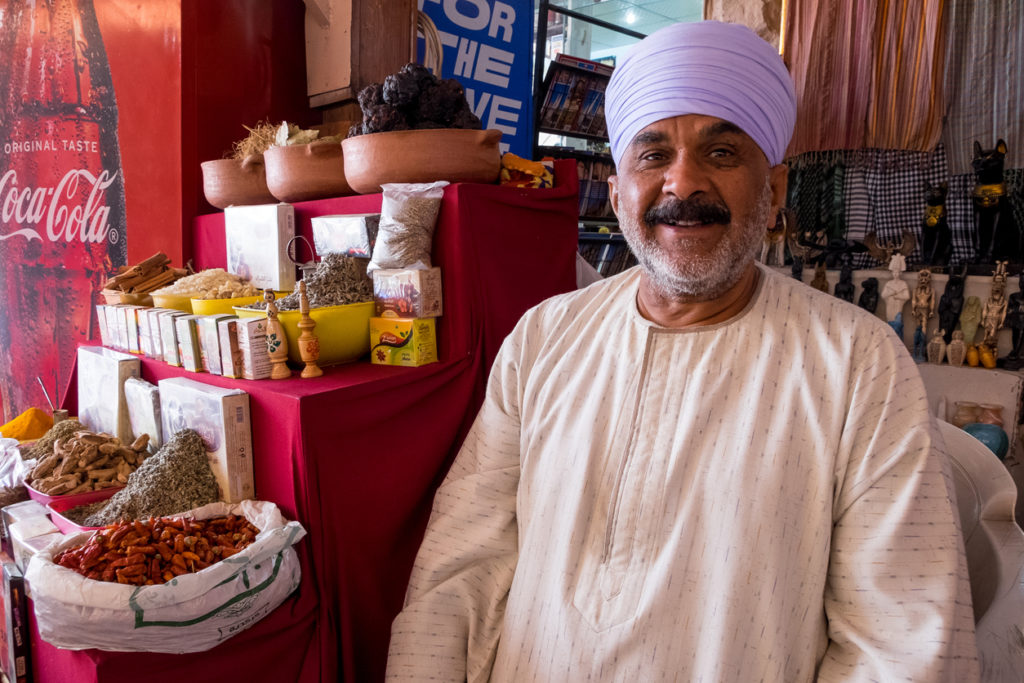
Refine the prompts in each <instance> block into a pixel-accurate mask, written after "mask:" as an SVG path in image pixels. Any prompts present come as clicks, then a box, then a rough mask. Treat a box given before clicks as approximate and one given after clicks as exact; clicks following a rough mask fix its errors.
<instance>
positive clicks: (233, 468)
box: [157, 377, 255, 503]
mask: <svg viewBox="0 0 1024 683" xmlns="http://www.w3.org/2000/svg"><path fill="white" fill-rule="evenodd" d="M157 386H158V387H159V389H160V419H161V420H162V422H163V436H164V439H165V440H170V439H171V438H172V437H173V436H174V435H175V434H177V433H178V432H179V431H181V430H182V429H193V430H195V431H196V432H198V433H199V435H200V436H202V437H203V443H204V444H205V445H206V456H207V458H208V459H209V461H210V469H212V470H213V474H214V476H215V477H216V478H217V484H218V486H219V487H220V493H221V499H222V500H224V501H225V502H227V503H237V502H238V501H241V500H246V499H250V498H253V497H255V486H254V484H253V467H252V427H251V425H250V422H249V394H247V393H246V392H244V391H241V390H239V389H226V388H224V387H216V386H213V385H210V384H205V383H203V382H197V381H195V380H192V379H188V378H186V377H172V378H169V379H162V380H160V382H159V383H158V385H157Z"/></svg>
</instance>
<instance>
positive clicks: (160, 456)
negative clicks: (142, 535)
mask: <svg viewBox="0 0 1024 683" xmlns="http://www.w3.org/2000/svg"><path fill="white" fill-rule="evenodd" d="M219 498H220V496H219V494H218V490H217V480H216V479H215V478H214V476H213V471H212V470H211V469H210V463H209V462H208V461H207V459H206V447H205V446H204V445H203V439H202V437H200V436H199V434H198V433H196V432H195V431H193V430H191V429H183V430H182V431H180V432H178V433H177V434H175V435H174V438H172V439H171V440H170V441H168V442H167V443H165V444H164V445H163V447H162V448H161V449H160V450H159V451H157V452H156V454H154V455H151V456H149V457H148V458H146V460H145V462H143V463H142V465H141V466H139V469H137V470H135V472H134V473H133V474H132V475H131V476H130V477H128V484H127V485H126V486H125V487H124V488H123V489H121V490H120V491H118V492H117V493H115V494H114V495H113V496H112V497H111V498H109V499H108V500H105V501H100V502H101V503H102V505H96V504H95V503H93V504H90V505H87V506H80V507H77V508H72V509H71V510H68V511H67V512H66V513H64V516H65V517H67V518H68V519H70V520H71V521H73V522H75V523H76V524H81V525H82V526H105V525H107V524H113V523H114V522H118V521H122V520H138V519H146V518H148V517H165V516H167V515H174V514H177V513H180V512H185V511H186V510H191V509H192V508H196V507H199V506H201V505H206V504H207V503H213V502H215V501H217V500H219ZM83 507H85V508H90V509H88V510H85V511H83V510H82V508H83Z"/></svg>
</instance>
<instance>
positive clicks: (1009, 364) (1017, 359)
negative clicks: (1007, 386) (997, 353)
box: [1003, 270, 1024, 370]
mask: <svg viewBox="0 0 1024 683" xmlns="http://www.w3.org/2000/svg"><path fill="white" fill-rule="evenodd" d="M1006 326H1007V327H1009V328H1010V333H1011V335H1012V339H1013V348H1012V349H1010V353H1008V354H1007V355H1006V362H1005V363H1004V364H1003V367H1004V368H1006V369H1007V370H1020V369H1021V368H1022V367H1024V270H1021V272H1020V275H1019V276H1018V279H1017V291H1016V292H1014V293H1013V294H1011V295H1010V296H1009V299H1008V301H1007V306H1006Z"/></svg>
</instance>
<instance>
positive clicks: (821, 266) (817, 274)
mask: <svg viewBox="0 0 1024 683" xmlns="http://www.w3.org/2000/svg"><path fill="white" fill-rule="evenodd" d="M810 285H811V287H814V288H815V289H817V290H819V291H822V292H825V293H826V294H827V293H828V278H827V270H826V269H825V262H824V261H818V262H817V263H816V264H814V278H813V279H812V280H811V282H810Z"/></svg>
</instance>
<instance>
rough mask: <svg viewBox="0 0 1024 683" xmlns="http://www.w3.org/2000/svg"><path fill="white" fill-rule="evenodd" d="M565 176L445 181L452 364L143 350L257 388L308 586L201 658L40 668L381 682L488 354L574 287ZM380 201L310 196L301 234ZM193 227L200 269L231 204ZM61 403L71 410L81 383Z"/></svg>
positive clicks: (572, 193) (437, 247) (265, 456)
mask: <svg viewBox="0 0 1024 683" xmlns="http://www.w3.org/2000/svg"><path fill="white" fill-rule="evenodd" d="M556 177H557V178H558V185H557V186H556V187H555V188H553V189H549V190H527V189H516V188H509V187H499V186H490V185H475V184H457V185H453V186H450V187H449V188H447V189H446V191H445V197H444V200H443V203H442V207H441V213H440V215H439V217H438V224H437V231H436V234H435V241H434V254H433V259H434V263H435V265H439V266H441V268H442V280H443V287H444V297H445V300H444V308H445V314H444V316H443V317H442V318H441V319H440V320H439V321H438V343H439V352H440V356H441V362H440V363H436V364H432V365H428V366H424V367H421V368H392V367H383V366H375V365H370V364H369V363H366V362H360V363H355V364H350V365H346V366H340V367H334V368H327V369H326V372H325V374H324V376H323V377H321V378H317V379H314V380H302V379H299V378H298V375H297V373H296V375H295V377H294V378H293V379H290V380H282V381H272V380H262V381H257V382H252V381H245V380H231V379H226V378H223V377H218V376H210V375H205V374H192V373H187V372H185V371H183V370H180V369H178V368H173V367H171V366H168V365H166V364H164V363H161V362H158V361H153V360H150V359H145V358H144V359H143V360H142V364H143V372H142V374H143V377H144V378H146V379H149V380H150V381H153V382H155V381H157V380H159V379H162V378H164V377H171V376H181V375H187V376H192V377H193V378H195V379H201V380H203V381H207V382H210V383H211V384H217V385H221V386H231V387H239V388H242V389H244V390H245V391H247V392H249V394H250V407H251V416H252V429H253V444H254V461H255V462H254V464H255V472H256V474H255V476H256V493H257V496H258V497H259V498H261V499H264V500H271V501H273V502H275V503H277V504H278V505H279V506H280V507H281V508H282V510H283V511H284V513H285V515H286V516H288V517H289V518H294V519H298V520H299V521H300V522H302V524H303V526H304V527H305V528H306V530H307V532H308V534H309V535H308V537H307V538H306V539H304V540H302V541H301V542H300V543H299V544H298V545H297V546H296V547H297V550H298V551H299V554H300V558H301V560H302V569H303V580H302V584H301V586H300V590H299V591H298V593H297V594H296V595H295V596H293V597H292V598H290V599H289V600H288V601H287V602H286V603H285V604H284V605H282V607H281V608H279V609H278V610H276V611H275V612H274V613H272V614H271V615H270V616H269V617H268V618H267V619H265V620H264V621H262V622H260V623H259V624H257V625H256V626H254V627H253V628H252V629H250V630H249V631H246V632H244V633H242V634H239V635H237V636H235V637H234V638H232V639H231V640H229V641H227V642H225V643H224V644H222V645H220V646H218V647H217V648H215V649H214V650H211V651H209V652H207V653H203V654H201V655H154V654H127V653H106V652H97V651H85V652H77V653H76V652H68V651H63V650H58V649H56V648H53V647H52V646H49V645H48V644H46V643H39V644H38V646H37V648H36V650H35V652H36V655H37V662H38V666H37V670H38V671H39V676H38V677H37V680H39V681H54V682H56V681H61V682H66V681H76V682H77V681H91V680H96V676H97V675H99V676H101V677H102V678H101V680H102V681H104V683H106V682H107V681H121V680H125V681H128V680H132V681H133V682H134V681H137V680H138V674H139V672H141V671H142V670H143V669H144V668H145V669H146V670H147V671H148V672H149V673H148V674H147V677H146V678H145V679H144V680H147V681H164V680H167V681H171V680H174V681H175V682H176V683H177V682H178V681H181V680H190V681H195V680H210V681H220V682H221V683H223V682H225V681H234V680H254V681H258V680H273V681H291V680H303V681H306V680H325V681H334V680H338V679H341V680H346V681H360V682H363V681H378V680H382V679H383V674H384V666H385V660H386V654H387V643H388V638H389V634H390V625H391V621H392V619H393V618H394V616H395V614H397V612H398V610H399V609H400V607H401V603H402V597H403V595H404V592H405V586H406V583H407V581H408V576H409V571H410V569H411V567H412V561H413V558H414V556H415V553H416V550H417V548H418V547H419V543H420V539H421V537H422V533H423V527H424V525H425V524H426V519H427V516H428V514H429V510H430V502H431V500H432V498H433V493H434V490H435V489H436V487H437V485H438V484H439V483H440V480H441V478H442V477H443V476H444V473H445V472H446V471H447V468H448V465H449V464H450V462H451V458H452V457H454V454H455V452H456V450H457V448H458V445H459V443H461V439H462V437H463V436H464V434H465V431H466V429H468V426H469V424H470V423H471V422H472V419H473V417H474V416H475V413H476V410H477V408H478V407H479V402H480V399H481V396H482V391H483V387H484V384H485V381H486V376H487V372H488V371H489V369H490V365H491V362H492V360H493V358H494V354H495V353H496V352H497V350H498V347H499V346H500V344H501V341H502V339H503V338H504V337H505V335H506V334H508V332H509V331H510V330H511V328H512V326H513V325H514V324H515V322H516V321H517V320H518V318H519V316H520V315H522V313H523V312H524V311H525V310H526V309H527V308H529V307H530V306H532V305H534V304H535V303H537V302H539V301H541V300H542V299H544V298H546V297H548V296H551V295H553V294H556V293H559V292H564V291H568V290H570V289H572V288H573V287H574V286H575V253H576V236H577V235H576V207H577V202H576V173H575V166H574V165H573V164H572V162H567V163H564V164H563V163H561V162H560V163H559V164H558V166H557V170H556ZM380 203H381V196H380V195H367V196H358V197H346V198H338V199H329V200H320V201H315V202H305V203H299V204H296V205H295V211H296V219H297V220H296V224H297V229H298V232H299V234H303V235H306V236H307V237H308V238H309V239H310V242H312V233H311V227H310V222H309V219H310V218H311V217H312V216H316V215H325V214H333V213H362V212H367V211H379V209H380ZM194 239H195V265H196V268H197V269H201V268H210V267H223V266H224V261H225V248H224V222H223V214H214V215H209V216H202V217H200V218H199V219H197V221H196V226H195V233H194ZM72 386H73V385H72ZM64 403H65V407H68V408H70V409H72V410H73V409H74V395H73V392H68V394H67V395H66V397H65V401H64ZM37 640H38V638H37ZM240 660H244V661H245V662H246V664H245V667H243V668H238V667H239V661H240ZM149 663H153V664H154V666H153V667H151V668H149V667H148V664H149ZM242 672H252V673H250V674H248V675H242ZM197 676H198V678H197Z"/></svg>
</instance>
